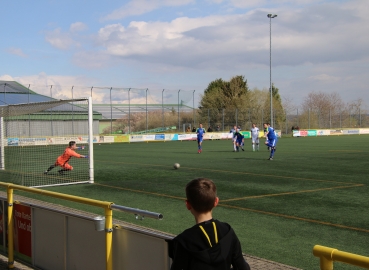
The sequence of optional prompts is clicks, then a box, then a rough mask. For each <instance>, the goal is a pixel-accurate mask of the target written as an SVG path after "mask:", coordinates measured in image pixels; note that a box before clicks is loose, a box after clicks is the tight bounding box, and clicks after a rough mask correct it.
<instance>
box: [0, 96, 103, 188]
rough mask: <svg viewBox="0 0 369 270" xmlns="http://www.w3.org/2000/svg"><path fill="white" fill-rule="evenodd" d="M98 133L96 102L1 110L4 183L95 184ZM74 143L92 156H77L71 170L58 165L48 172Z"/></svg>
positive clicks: (0, 169)
mask: <svg viewBox="0 0 369 270" xmlns="http://www.w3.org/2000/svg"><path fill="white" fill-rule="evenodd" d="M94 122H95V123H94ZM94 130H97V131H98V121H93V112H92V104H91V98H89V99H72V100H55V101H47V102H36V103H27V104H17V105H4V106H0V154H1V158H0V178H1V181H3V182H10V183H14V184H18V185H24V186H28V187H45V186H56V185H70V184H78V183H93V181H94V170H93V141H94V139H95V140H96V138H94V136H93V134H94ZM96 133H97V132H96ZM96 133H95V134H96ZM71 141H75V142H76V145H77V147H78V148H77V149H76V150H75V151H76V152H77V153H79V154H81V155H84V156H88V158H77V157H72V158H71V159H70V160H69V161H68V164H69V165H70V166H71V167H72V168H73V169H72V170H62V169H63V168H62V167H60V166H55V168H53V169H52V170H50V171H48V172H47V173H46V170H47V169H48V168H50V166H51V165H59V164H55V162H56V160H57V158H58V157H59V156H60V155H62V154H63V152H64V151H65V149H66V148H67V147H68V145H69V142H71ZM81 148H84V149H81Z"/></svg>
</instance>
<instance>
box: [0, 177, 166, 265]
mask: <svg viewBox="0 0 369 270" xmlns="http://www.w3.org/2000/svg"><path fill="white" fill-rule="evenodd" d="M0 187H3V188H6V190H7V201H8V220H7V224H8V237H9V240H8V267H9V268H10V269H12V268H14V238H13V237H14V232H13V228H14V227H13V222H14V217H13V205H14V199H13V191H14V189H15V190H21V191H26V192H30V193H35V194H40V195H44V196H49V197H54V198H58V199H64V200H68V201H73V202H78V203H83V204H87V205H91V206H96V207H100V208H103V209H104V211H105V243H106V270H112V269H113V256H112V254H113V252H112V247H113V241H112V239H113V234H112V232H113V209H116V210H119V211H122V212H128V213H132V214H134V215H136V217H137V216H141V217H142V216H145V217H149V218H154V219H162V218H163V215H162V214H160V213H155V212H149V211H145V210H140V209H135V208H130V207H125V206H121V205H115V204H114V203H113V202H107V201H99V200H94V199H88V198H83V197H79V196H73V195H68V194H62V193H58V192H53V191H47V190H41V189H36V188H29V187H24V186H20V185H15V184H11V183H5V182H0Z"/></svg>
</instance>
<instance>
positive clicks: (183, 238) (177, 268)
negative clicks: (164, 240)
mask: <svg viewBox="0 0 369 270" xmlns="http://www.w3.org/2000/svg"><path fill="white" fill-rule="evenodd" d="M212 222H215V224H216V231H217V237H218V243H217V244H216V240H215V234H214V227H213V224H212ZM200 225H201V226H202V227H203V228H204V230H205V231H206V233H207V235H208V236H209V240H210V242H211V244H212V247H211V246H210V244H209V240H208V239H207V237H206V236H205V234H204V233H203V231H202V230H201V228H200ZM169 256H170V257H171V258H172V259H173V263H172V266H171V270H182V269H183V270H197V269H198V270H229V269H231V265H232V266H233V269H235V270H236V269H237V270H249V269H250V266H249V265H248V264H247V262H246V261H245V259H244V258H243V255H242V250H241V244H240V241H239V240H238V238H237V236H236V234H235V232H234V231H233V229H232V228H231V226H230V225H229V224H227V223H224V222H220V221H218V220H214V219H211V220H209V221H206V222H202V223H200V224H196V225H195V226H193V227H191V228H189V229H187V230H185V231H184V232H182V233H181V234H179V235H178V236H177V237H175V238H174V239H173V240H171V241H169Z"/></svg>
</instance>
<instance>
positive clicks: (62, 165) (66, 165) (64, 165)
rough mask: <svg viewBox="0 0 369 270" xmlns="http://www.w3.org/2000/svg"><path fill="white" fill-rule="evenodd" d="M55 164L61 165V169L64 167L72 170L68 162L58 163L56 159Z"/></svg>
mask: <svg viewBox="0 0 369 270" xmlns="http://www.w3.org/2000/svg"><path fill="white" fill-rule="evenodd" d="M55 166H60V167H62V168H63V169H66V170H73V167H72V166H71V165H69V163H63V164H62V163H59V162H58V161H56V162H55Z"/></svg>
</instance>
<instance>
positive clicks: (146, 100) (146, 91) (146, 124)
mask: <svg viewBox="0 0 369 270" xmlns="http://www.w3.org/2000/svg"><path fill="white" fill-rule="evenodd" d="M148 90H149V88H146V134H147V130H148V123H147V91H148Z"/></svg>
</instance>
